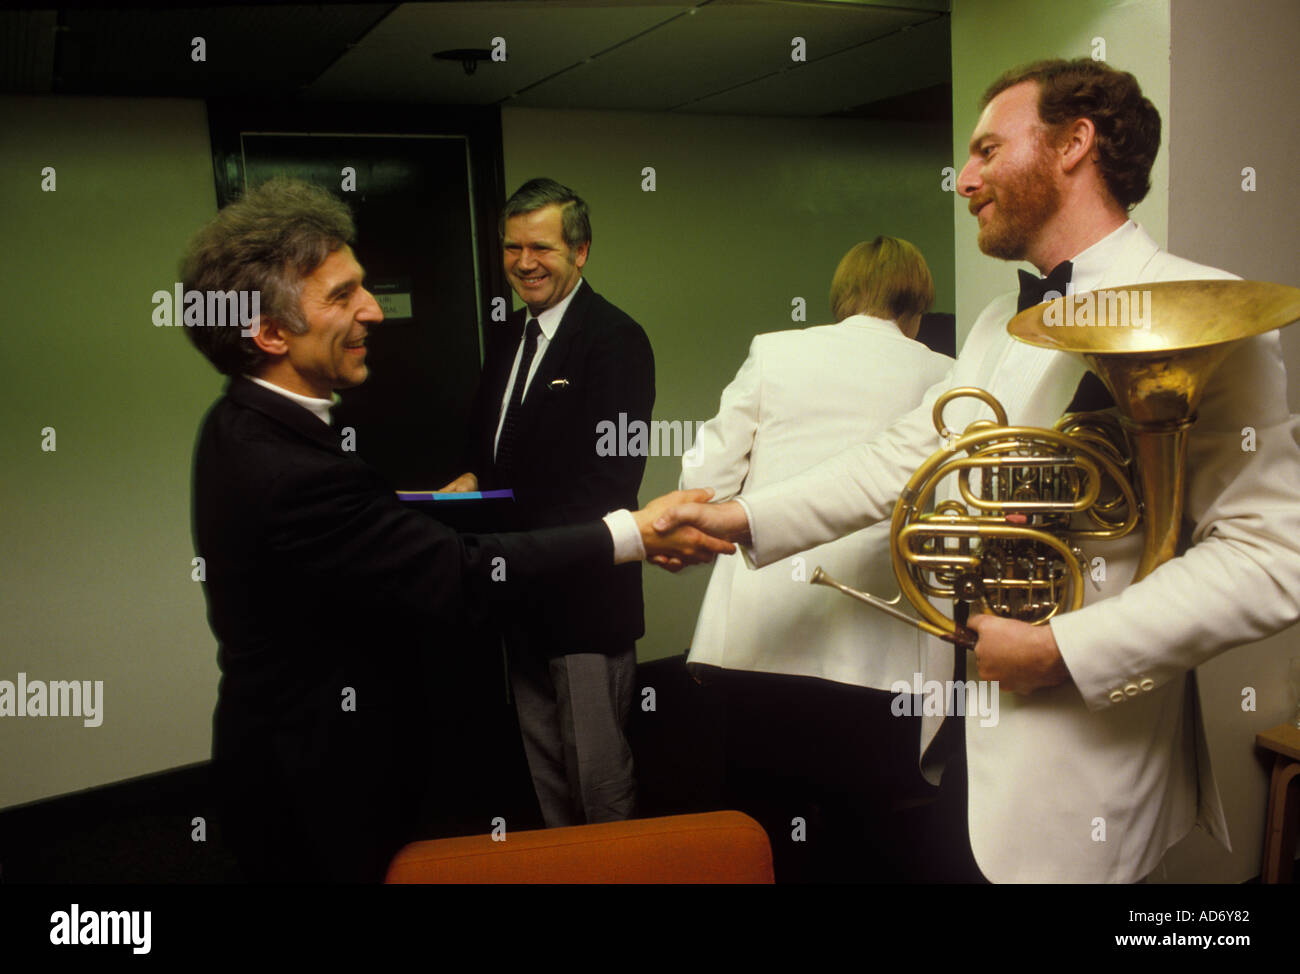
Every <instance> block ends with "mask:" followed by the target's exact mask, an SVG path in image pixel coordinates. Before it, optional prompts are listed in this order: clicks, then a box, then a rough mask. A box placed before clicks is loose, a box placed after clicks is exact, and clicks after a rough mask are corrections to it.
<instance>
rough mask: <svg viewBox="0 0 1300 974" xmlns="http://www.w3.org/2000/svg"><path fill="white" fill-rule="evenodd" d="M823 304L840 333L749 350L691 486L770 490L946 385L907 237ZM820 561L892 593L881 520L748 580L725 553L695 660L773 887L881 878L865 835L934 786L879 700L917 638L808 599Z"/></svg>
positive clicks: (840, 284)
mask: <svg viewBox="0 0 1300 974" xmlns="http://www.w3.org/2000/svg"><path fill="white" fill-rule="evenodd" d="M830 300H831V309H832V312H833V314H834V316H835V320H836V322H837V323H836V324H833V325H821V326H818V327H813V328H805V329H796V330H791V331H780V332H772V333H769V334H765V335H758V336H756V337H755V338H754V340H753V342H752V343H751V344H750V349H749V356H748V358H746V359H745V362H744V364H743V365H742V366H741V367H740V371H739V372H737V373H736V377H735V379H734V380H732V382H731V384H730V385H728V386H727V388H726V389H725V390H724V391H723V393H722V400H721V404H720V405H719V408H718V414H717V415H716V416H715V417H713V419H711V420H709V421H708V422H707V423H705V424H704V426H703V427H702V428H701V429H700V432H699V435H698V437H697V439H696V445H695V447H694V448H692V449H691V450H690V451H689V452H688V453H687V454H686V455H685V456H684V457H683V458H682V475H681V480H680V484H681V486H682V487H683V488H689V487H692V486H694V485H697V484H707V485H709V486H711V487H713V488H714V490H715V495H714V496H715V497H720V498H722V499H724V500H725V499H728V498H731V497H734V496H735V495H737V494H739V493H740V491H741V490H742V489H744V490H747V491H748V490H755V489H757V488H760V487H764V486H767V485H769V484H774V483H779V482H780V481H782V480H784V479H786V478H787V477H791V476H793V475H794V474H797V473H799V472H800V471H802V470H805V469H807V468H808V467H811V466H813V465H814V464H816V463H819V462H821V461H822V460H825V459H827V458H828V457H832V456H834V455H835V454H837V453H839V452H840V451H842V450H844V449H846V448H848V447H850V446H852V445H853V444H855V443H858V442H860V441H861V440H862V438H863V437H864V436H865V437H870V436H873V435H875V434H876V433H879V432H881V431H882V430H885V429H888V428H889V426H890V424H891V423H893V422H894V421H895V420H896V419H898V418H899V417H900V416H902V415H903V414H904V413H906V412H907V411H908V410H909V409H910V408H911V407H913V406H915V405H916V404H917V403H918V402H920V401H921V396H922V395H924V393H925V391H926V390H927V389H928V388H930V386H932V385H933V384H934V383H935V382H936V381H938V380H939V379H940V378H942V377H943V376H944V375H946V374H947V372H948V369H949V367H950V366H951V365H952V359H951V358H949V357H948V356H945V355H941V354H939V353H938V352H932V351H930V349H928V348H926V347H925V346H924V345H922V344H921V343H920V342H918V341H916V340H915V338H916V333H917V331H918V329H919V327H920V324H921V315H922V314H923V313H924V312H925V311H927V310H928V309H929V307H930V305H931V304H932V303H933V301H934V280H933V278H932V277H931V275H930V269H929V268H928V267H927V266H926V263H925V258H924V257H922V256H921V253H920V251H918V250H917V249H916V248H915V247H914V246H912V245H911V244H910V243H908V242H907V241H906V240H898V239H896V238H894V237H883V236H882V237H877V238H876V239H875V240H872V241H869V242H867V241H864V242H862V243H859V244H857V245H856V246H854V247H853V248H852V249H850V250H849V252H848V253H846V254H845V255H844V257H843V259H841V261H840V263H839V266H838V267H837V268H836V270H835V274H834V276H833V278H832V281H831V294H830ZM813 566H822V567H823V568H824V569H825V570H826V571H827V572H829V573H830V574H831V575H832V576H834V577H835V578H837V579H839V580H841V581H843V582H845V583H846V584H849V585H852V586H853V587H854V588H861V589H865V590H867V591H871V592H878V593H882V594H885V595H888V593H891V592H893V591H896V587H895V586H896V583H895V581H894V578H893V571H892V568H891V565H890V559H889V526H888V525H884V524H882V525H876V526H874V527H871V528H867V529H865V530H862V531H857V532H854V533H853V534H851V535H849V536H848V537H844V538H840V539H839V540H836V541H832V542H830V543H828V544H824V545H819V546H818V547H816V548H814V549H812V550H811V551H807V552H804V553H803V554H802V555H801V556H799V557H798V558H797V559H786V560H784V561H782V562H780V563H778V564H773V565H768V566H767V567H766V568H763V569H760V570H758V571H748V570H746V568H745V566H744V565H743V564H741V557H740V555H739V554H735V555H725V556H723V557H721V558H719V559H718V561H717V563H716V564H715V565H714V569H713V574H712V576H711V577H710V579H709V588H708V591H707V593H706V594H705V596H704V603H703V605H702V606H701V608H700V616H699V621H698V622H697V624H696V627H695V636H694V638H693V639H692V640H691V649H690V654H689V656H688V658H687V662H688V665H690V666H692V668H693V669H694V671H695V672H696V673H697V675H699V676H700V678H701V680H702V681H703V682H705V683H706V684H710V685H711V689H710V694H709V696H710V698H711V699H713V700H717V701H718V703H717V706H718V707H719V708H720V709H721V710H722V712H723V714H724V726H725V727H726V732H725V739H726V742H725V748H726V754H727V781H726V789H725V790H726V803H727V806H728V807H729V808H738V809H740V810H741V811H744V812H747V813H748V814H750V815H752V816H754V817H755V818H757V819H758V820H759V821H760V822H762V823H763V825H764V827H765V828H767V830H768V832H769V834H771V835H772V836H774V838H775V839H776V840H777V841H775V842H774V848H773V856H774V862H775V865H776V869H777V875H778V879H781V880H790V879H794V878H799V879H827V878H835V879H846V880H852V879H861V878H862V876H861V875H855V872H854V871H855V870H859V871H861V872H862V873H866V874H868V875H871V876H873V877H876V878H880V877H881V876H882V874H883V875H884V876H888V875H889V873H888V870H889V869H890V863H889V858H890V857H889V855H888V850H886V849H884V848H882V847H881V844H880V843H873V842H871V841H869V839H870V836H879V835H881V834H882V833H883V832H884V831H886V830H885V829H882V828H881V827H879V824H878V823H880V822H883V821H885V820H887V817H888V816H889V814H890V805H891V799H893V798H894V797H902V796H903V795H904V794H906V793H907V792H908V790H909V785H910V790H911V791H913V792H919V791H924V790H925V789H926V786H925V784H924V782H922V781H920V779H919V776H918V775H917V773H916V766H915V762H914V761H911V760H909V759H910V758H911V755H910V754H908V753H907V752H908V751H909V750H911V751H912V752H914V751H915V749H916V739H917V728H916V727H915V726H914V725H911V722H907V725H903V724H900V722H899V721H896V720H894V719H893V718H892V717H891V714H890V703H891V699H892V695H891V694H890V693H889V692H888V691H889V688H890V687H891V686H892V685H893V684H894V683H895V682H896V681H898V680H903V681H906V682H908V683H911V682H912V679H913V674H915V673H916V672H918V670H919V666H920V662H919V660H920V633H919V631H918V630H917V629H915V628H913V627H911V626H908V625H907V624H905V623H903V622H899V621H896V620H894V619H891V618H890V617H888V616H885V615H883V614H880V615H873V616H870V617H867V616H865V615H864V613H863V612H862V611H861V606H859V605H857V604H855V603H852V602H850V601H849V600H848V599H844V598H841V597H839V596H837V595H835V594H834V593H832V592H830V591H826V592H824V593H822V594H823V595H824V597H822V598H817V597H813V598H810V597H809V594H810V593H809V592H808V588H807V584H806V583H807V581H808V576H809V575H811V573H812V571H813ZM704 667H707V668H708V669H707V670H705V669H703V668H704ZM715 691H716V692H715ZM909 734H910V739H909ZM774 736H775V739H774ZM794 816H803V817H804V818H805V820H806V821H808V822H809V829H810V830H811V832H813V833H820V834H811V835H810V836H809V837H808V838H809V840H810V841H808V842H805V843H801V844H800V845H799V846H798V848H795V847H794V846H791V845H790V844H788V843H785V842H782V841H780V838H781V836H782V835H784V834H786V833H788V832H789V824H788V823H789V822H790V820H791V819H792V817H794ZM809 850H811V852H810V851H809ZM823 851H825V852H826V853H828V854H827V855H822V854H820V853H821V852H823Z"/></svg>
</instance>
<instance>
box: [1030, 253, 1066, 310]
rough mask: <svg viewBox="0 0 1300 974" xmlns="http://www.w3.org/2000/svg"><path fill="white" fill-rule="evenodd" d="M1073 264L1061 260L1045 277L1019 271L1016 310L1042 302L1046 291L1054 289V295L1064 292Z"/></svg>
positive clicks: (1057, 295)
mask: <svg viewBox="0 0 1300 974" xmlns="http://www.w3.org/2000/svg"><path fill="white" fill-rule="evenodd" d="M1073 272H1074V265H1073V264H1071V263H1070V262H1069V261H1068V260H1063V261H1061V262H1060V263H1059V264H1057V265H1056V266H1055V267H1053V268H1052V272H1051V273H1050V274H1048V275H1047V276H1046V277H1037V276H1036V275H1034V274H1030V273H1029V272H1028V271H1020V272H1019V274H1020V297H1019V299H1018V300H1017V301H1016V310H1017V311H1024V310H1025V309H1026V308H1032V307H1033V306H1034V305H1036V304H1042V303H1043V302H1044V301H1045V300H1046V299H1047V298H1046V295H1047V292H1048V291H1055V292H1056V294H1055V295H1054V297H1059V296H1061V295H1063V294H1065V286H1066V285H1067V284H1069V283H1070V275H1071V274H1072V273H1073Z"/></svg>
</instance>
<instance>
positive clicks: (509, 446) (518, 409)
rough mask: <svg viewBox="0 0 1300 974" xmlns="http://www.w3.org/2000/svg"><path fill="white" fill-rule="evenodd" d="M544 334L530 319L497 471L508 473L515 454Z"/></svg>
mask: <svg viewBox="0 0 1300 974" xmlns="http://www.w3.org/2000/svg"><path fill="white" fill-rule="evenodd" d="M541 333H542V326H541V325H539V324H538V323H537V319H536V318H529V319H528V326H527V327H526V328H525V329H524V354H523V355H522V356H520V358H519V370H518V371H517V372H516V373H515V384H514V387H513V388H512V389H511V390H510V404H509V405H508V406H506V418H505V420H504V421H503V422H502V424H501V436H500V438H499V439H498V440H497V457H496V459H497V470H498V471H499V472H502V473H504V472H506V471H508V470H509V469H510V462H511V460H512V459H514V457H513V453H514V446H515V442H514V441H515V437H516V436H517V435H518V433H519V414H520V413H522V412H523V405H524V387H525V386H526V385H528V370H529V369H530V368H531V367H532V364H533V357H534V356H535V355H536V354H537V336H538V335H540V334H541Z"/></svg>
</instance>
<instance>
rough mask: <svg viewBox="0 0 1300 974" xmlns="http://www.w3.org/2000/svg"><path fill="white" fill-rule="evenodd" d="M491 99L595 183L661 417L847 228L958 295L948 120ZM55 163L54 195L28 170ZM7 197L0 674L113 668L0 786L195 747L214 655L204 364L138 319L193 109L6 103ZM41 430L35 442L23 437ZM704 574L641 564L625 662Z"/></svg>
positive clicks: (612, 267)
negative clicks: (944, 169) (896, 238)
mask: <svg viewBox="0 0 1300 974" xmlns="http://www.w3.org/2000/svg"><path fill="white" fill-rule="evenodd" d="M505 116H506V117H505V120H504V134H505V142H506V152H507V175H508V179H509V181H510V182H511V184H512V185H511V188H512V189H513V188H514V185H516V184H518V183H519V182H522V181H523V179H525V178H528V176H531V175H534V174H536V173H540V172H549V173H550V174H551V175H553V176H556V177H557V178H560V179H564V180H566V181H569V182H571V183H572V184H573V185H574V186H575V187H577V188H579V190H580V191H581V192H583V193H584V194H585V195H586V196H587V197H588V199H589V200H590V201H591V203H592V205H593V209H594V214H595V215H594V230H595V246H594V248H593V251H592V261H591V263H590V264H589V265H588V267H589V276H590V278H591V280H592V282H593V283H594V284H595V286H596V287H597V288H598V289H600V290H601V291H603V292H605V293H606V294H607V295H608V296H609V297H610V298H611V299H612V300H614V301H615V302H616V303H617V304H619V305H621V306H622V307H624V308H625V309H626V310H627V311H629V312H630V313H632V314H633V315H635V316H636V317H637V318H638V319H639V320H641V321H642V323H643V324H645V326H646V328H647V330H648V331H649V332H650V334H651V338H652V340H653V341H654V343H655V348H656V353H657V356H658V369H659V381H658V387H659V399H658V409H657V416H658V417H659V418H669V419H698V420H704V419H708V418H709V417H710V416H712V415H713V412H714V411H715V409H716V406H717V397H718V394H719V392H720V391H721V389H722V387H723V385H725V383H726V382H727V381H728V380H729V379H730V377H731V376H732V374H733V373H734V372H735V369H736V368H737V367H738V366H739V364H740V362H741V361H742V359H743V357H744V354H745V351H746V348H747V346H748V342H749V337H750V336H751V335H753V334H755V333H756V332H759V331H769V330H774V329H779V328H785V327H792V322H791V321H790V301H791V299H792V298H793V297H796V296H800V297H804V298H806V300H807V302H808V323H810V324H814V323H819V322H823V321H826V320H828V317H829V313H828V311H827V302H826V291H827V290H828V286H829V280H830V274H831V271H832V269H833V268H834V264H835V262H836V261H837V260H838V259H839V256H840V255H841V254H842V252H843V251H844V250H846V249H847V248H848V247H849V246H850V245H851V244H853V243H855V242H857V241H858V240H861V239H863V238H865V237H870V236H874V235H875V234H877V233H892V234H896V235H900V236H904V237H908V238H910V239H912V240H913V241H914V242H915V243H917V244H918V245H919V246H920V247H921V248H922V249H923V250H924V252H925V253H926V254H927V256H928V257H929V258H930V260H931V263H932V266H933V269H934V272H935V276H936V279H937V281H938V286H939V298H938V302H937V307H938V308H939V309H946V310H951V308H952V300H953V287H952V266H951V243H950V234H949V232H948V226H947V220H948V211H947V204H946V201H945V200H943V199H942V194H941V193H940V192H939V190H938V185H939V176H938V170H939V169H940V168H941V166H942V160H943V159H944V158H946V156H947V154H948V147H947V140H948V131H947V126H930V127H928V128H923V127H912V126H892V127H891V126H876V125H870V124H867V123H862V122H852V121H842V120H841V121H797V120H758V119H732V118H706V117H690V116H688V117H677V116H669V117H660V116H653V115H631V114H617V113H599V114H598V115H597V114H593V113H584V112H540V111H508V112H506V113H505ZM593 122H595V123H598V124H597V125H596V126H595V128H594V129H593V128H591V123H593ZM525 145H527V146H528V158H529V163H528V165H527V166H526V167H524V166H521V164H520V163H519V162H518V160H519V159H520V158H521V154H522V153H523V151H524V146H525ZM562 145H573V146H578V147H579V148H578V149H577V151H574V152H566V151H561V150H560V148H559V146H562ZM646 165H652V166H655V167H656V170H657V178H658V191H657V192H656V193H653V194H643V193H642V192H641V191H640V181H641V176H640V171H641V168H642V166H646ZM46 166H52V167H54V170H55V189H54V191H53V192H43V191H42V189H41V184H42V169H43V168H44V167H46ZM0 192H2V193H3V197H2V198H3V199H4V200H5V229H6V231H7V232H6V234H5V236H4V245H3V246H4V248H5V249H4V253H3V263H0V267H3V269H4V271H3V273H4V280H5V283H6V285H7V287H6V288H5V294H6V297H7V301H8V309H9V317H8V323H9V341H8V343H7V351H6V354H5V357H4V361H5V363H6V364H7V365H8V370H7V372H8V375H7V379H8V381H7V382H5V383H4V384H3V386H0V444H3V452H2V456H3V468H2V469H3V476H2V477H0V532H2V534H0V536H2V537H3V539H4V541H3V544H4V558H3V562H0V564H2V566H3V567H0V634H2V635H0V680H9V681H16V679H17V675H18V673H20V672H23V673H25V674H26V675H27V677H28V678H29V679H31V680H73V679H75V680H91V681H95V680H102V681H103V682H104V689H103V695H104V704H103V711H104V716H103V722H102V724H101V725H100V726H98V727H85V726H83V724H82V722H81V720H79V719H76V718H63V717H60V718H52V717H42V718H35V717H32V718H5V719H4V721H3V723H0V766H3V773H2V774H0V807H5V806H8V805H13V804H17V803H21V802H26V801H33V800H36V799H40V798H44V797H48V796H51V795H58V794H63V793H66V792H70V791H75V790H79V789H83V788H90V787H94V786H96V785H101V784H105V783H108V782H112V781H119V780H122V779H124V778H129V777H132V776H135V775H140V774H146V773H150V772H155V771H160V770H165V769H167V768H172V767H176V766H178V765H183V764H187V763H191V762H194V761H201V760H204V759H206V758H207V757H208V755H209V753H210V747H211V717H212V707H213V704H214V702H215V700H216V687H217V680H218V676H219V674H218V670H217V667H216V661H215V655H216V645H215V641H214V640H213V638H212V635H211V632H210V631H209V629H208V626H207V619H206V613H205V608H204V602H203V596H202V592H201V589H200V586H199V585H198V583H197V582H194V581H192V580H191V577H190V575H191V564H190V559H191V558H192V557H193V550H192V543H191V539H190V512H189V492H190V483H189V479H190V464H191V455H192V449H193V443H194V436H195V433H196V430H197V428H198V423H199V420H200V419H201V417H202V415H203V413H204V411H205V410H206V409H207V407H208V406H209V405H210V404H211V402H212V401H213V399H214V398H215V397H216V395H217V394H218V393H219V391H220V388H221V379H220V377H219V376H218V375H217V374H216V373H215V372H214V371H213V370H212V369H211V368H210V367H209V366H208V365H207V364H206V363H205V362H204V361H203V360H202V358H201V357H200V356H199V355H198V354H197V353H196V352H195V351H194V350H193V348H191V347H190V345H189V343H188V342H187V341H186V340H185V339H184V337H183V336H182V334H181V333H180V332H179V331H177V330H174V329H160V328H155V327H154V326H153V324H152V322H151V313H152V310H153V305H152V302H151V297H152V295H153V293H154V292H155V291H156V290H159V289H167V288H170V287H171V285H172V284H173V283H174V282H175V280H176V274H177V261H178V259H179V256H180V253H181V251H182V250H183V248H184V245H185V242H186V241H187V240H188V238H189V236H190V235H191V234H192V233H193V232H194V231H195V230H196V229H197V228H198V227H199V226H201V225H202V224H203V223H204V222H205V221H206V220H208V219H209V218H210V217H211V216H212V214H213V213H214V212H215V211H216V200H215V193H214V189H213V180H212V165H211V156H210V146H209V141H208V134H207V123H206V118H205V113H204V108H203V105H202V104H201V103H199V102H195V101H183V100H170V99H112V98H70V97H45V98H35V97H2V98H0ZM907 197H913V202H912V204H911V205H904V203H903V200H904V199H906V198H907ZM45 427H53V428H54V430H55V444H56V447H57V448H56V450H55V451H54V452H47V451H44V450H42V449H41V445H42V430H43V429H44V428H45ZM676 478H677V465H676V461H672V460H668V459H662V460H655V461H654V462H653V463H652V466H651V471H650V474H649V475H648V477H647V481H646V486H645V490H644V491H643V497H645V498H649V497H651V496H654V495H655V494H657V493H660V492H662V491H664V490H667V489H669V488H671V487H672V486H674V485H675V483H676ZM706 571H707V570H705V569H697V570H695V571H694V572H691V573H686V574H685V575H684V576H677V577H670V576H668V575H666V574H664V573H662V572H659V571H657V570H649V571H647V593H648V597H649V601H650V611H649V615H650V618H651V620H652V621H651V627H650V628H651V633H650V635H649V636H648V637H647V639H646V640H645V641H643V643H642V656H643V658H652V657H656V656H662V655H667V654H670V653H677V652H681V650H682V649H683V648H684V647H685V646H686V643H687V641H688V639H689V637H690V634H691V631H692V630H693V627H694V621H695V614H696V611H697V609H698V604H699V599H700V597H701V596H702V594H703V585H704V582H705V579H706V577H707V576H706V574H705V572H706Z"/></svg>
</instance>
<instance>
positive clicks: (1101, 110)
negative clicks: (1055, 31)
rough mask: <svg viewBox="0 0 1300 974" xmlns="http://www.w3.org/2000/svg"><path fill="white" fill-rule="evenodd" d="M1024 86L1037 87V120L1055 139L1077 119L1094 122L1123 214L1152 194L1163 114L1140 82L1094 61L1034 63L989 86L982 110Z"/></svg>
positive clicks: (1103, 166) (1104, 173) (1105, 172)
mask: <svg viewBox="0 0 1300 974" xmlns="http://www.w3.org/2000/svg"><path fill="white" fill-rule="evenodd" d="M1025 81H1034V82H1037V84H1038V117H1039V118H1040V119H1041V120H1042V122H1043V124H1044V125H1046V126H1047V127H1048V129H1049V131H1050V133H1051V137H1052V138H1054V139H1055V138H1058V137H1059V136H1060V135H1062V134H1063V132H1064V129H1065V127H1066V126H1067V125H1069V124H1070V123H1071V122H1074V121H1075V120H1077V119H1080V118H1086V119H1088V120H1090V121H1091V122H1092V124H1093V126H1094V127H1095V128H1096V130H1097V155H1098V169H1099V170H1100V172H1101V177H1102V179H1103V180H1104V181H1105V183H1106V188H1107V189H1108V190H1109V191H1110V194H1111V196H1113V197H1115V201H1116V202H1117V203H1119V205H1120V206H1122V207H1123V208H1124V209H1125V210H1131V209H1132V208H1133V207H1135V206H1137V204H1138V203H1140V202H1141V201H1142V200H1143V199H1144V198H1145V197H1146V195H1147V193H1149V192H1150V191H1151V166H1152V164H1153V163H1154V162H1155V161H1156V153H1157V152H1158V151H1159V150H1160V113H1159V112H1158V111H1156V107H1155V106H1154V105H1152V104H1151V101H1150V100H1149V99H1147V98H1146V97H1144V96H1143V94H1142V89H1141V87H1139V85H1138V82H1137V78H1135V77H1133V75H1131V74H1129V73H1128V72H1127V71H1117V70H1116V69H1115V68H1112V67H1110V66H1109V65H1107V64H1105V63H1104V62H1102V61H1094V60H1092V59H1091V58H1078V59H1076V60H1073V61H1063V60H1059V59H1058V60H1049V61H1035V62H1033V63H1032V64H1026V65H1022V66H1021V67H1018V68H1012V69H1011V70H1010V71H1008V72H1006V73H1005V74H1003V75H1002V76H1001V77H1000V78H998V79H997V80H996V81H994V82H993V84H991V85H989V87H988V90H987V91H985V92H984V96H983V98H981V99H980V108H981V109H983V108H984V107H985V106H987V105H988V103H989V102H991V101H992V100H993V99H994V98H996V97H997V96H998V95H999V94H1001V93H1002V92H1004V91H1006V90H1007V89H1008V88H1011V87H1014V86H1015V85H1018V84H1020V83H1022V82H1025Z"/></svg>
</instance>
